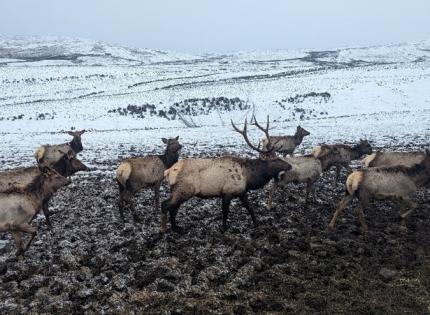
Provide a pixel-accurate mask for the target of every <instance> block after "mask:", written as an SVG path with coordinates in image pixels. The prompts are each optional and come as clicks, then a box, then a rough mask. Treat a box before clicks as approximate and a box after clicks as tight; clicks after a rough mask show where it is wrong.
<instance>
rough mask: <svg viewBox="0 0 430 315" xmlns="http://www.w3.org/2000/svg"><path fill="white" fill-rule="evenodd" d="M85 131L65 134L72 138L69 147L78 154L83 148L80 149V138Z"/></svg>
mask: <svg viewBox="0 0 430 315" xmlns="http://www.w3.org/2000/svg"><path fill="white" fill-rule="evenodd" d="M85 131H86V130H85V129H83V130H80V131H67V134H69V135H71V136H72V137H73V140H72V141H71V142H70V145H71V146H72V149H73V150H74V151H75V152H76V153H79V152H81V151H82V150H83V149H84V148H83V147H82V139H81V136H82V134H83V133H84V132H85Z"/></svg>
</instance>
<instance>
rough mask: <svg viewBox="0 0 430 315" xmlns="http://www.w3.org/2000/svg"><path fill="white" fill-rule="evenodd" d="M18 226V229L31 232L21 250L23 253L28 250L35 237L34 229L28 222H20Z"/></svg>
mask: <svg viewBox="0 0 430 315" xmlns="http://www.w3.org/2000/svg"><path fill="white" fill-rule="evenodd" d="M19 228H20V230H21V231H22V232H25V233H28V234H31V236H30V239H29V240H28V242H27V245H25V247H24V250H23V253H24V252H26V251H27V250H28V248H29V247H30V245H31V242H32V241H33V239H34V238H35V236H36V229H35V228H34V227H32V226H31V225H30V224H28V223H24V224H20V225H19Z"/></svg>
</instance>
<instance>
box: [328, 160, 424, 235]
mask: <svg viewBox="0 0 430 315" xmlns="http://www.w3.org/2000/svg"><path fill="white" fill-rule="evenodd" d="M429 182H430V157H429V156H427V157H426V158H425V159H423V160H422V161H421V162H420V163H419V164H415V165H414V166H412V167H405V166H392V167H375V168H367V169H363V170H359V171H354V172H353V173H352V174H350V175H349V176H348V178H347V180H346V195H345V197H343V199H342V200H341V202H340V203H339V206H338V208H337V209H336V211H335V213H334V215H333V218H332V220H331V221H330V224H329V228H331V229H334V227H335V224H336V220H337V218H338V216H339V214H340V213H341V212H342V211H343V210H344V209H345V208H346V207H347V206H348V204H349V203H350V202H351V201H352V199H353V198H354V197H357V198H358V200H359V204H358V207H357V210H356V211H357V215H358V218H359V220H360V223H361V227H362V230H363V231H364V232H366V231H367V229H368V228H367V224H366V222H365V220H364V213H363V210H364V209H365V208H366V207H367V206H368V204H369V201H370V200H371V199H379V200H384V199H389V200H393V201H396V202H398V203H399V204H400V217H401V226H402V227H403V228H406V225H405V218H406V217H407V216H408V215H410V214H411V212H412V211H413V210H414V209H415V208H416V204H415V203H414V202H412V201H411V199H410V195H411V194H412V193H414V192H415V191H416V190H417V188H418V187H422V186H425V185H428V184H429Z"/></svg>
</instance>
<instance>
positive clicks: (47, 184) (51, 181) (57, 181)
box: [39, 165, 72, 195]
mask: <svg viewBox="0 0 430 315" xmlns="http://www.w3.org/2000/svg"><path fill="white" fill-rule="evenodd" d="M39 170H40V171H41V172H42V176H43V184H42V191H41V193H42V194H43V195H50V194H52V193H54V192H55V191H57V190H58V189H59V188H61V187H63V186H67V185H69V184H70V183H71V182H72V181H71V180H70V179H68V178H66V177H64V176H63V175H61V174H59V173H58V172H57V171H56V170H55V169H53V168H51V167H49V166H46V165H41V166H39Z"/></svg>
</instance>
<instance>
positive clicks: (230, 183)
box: [161, 117, 291, 233]
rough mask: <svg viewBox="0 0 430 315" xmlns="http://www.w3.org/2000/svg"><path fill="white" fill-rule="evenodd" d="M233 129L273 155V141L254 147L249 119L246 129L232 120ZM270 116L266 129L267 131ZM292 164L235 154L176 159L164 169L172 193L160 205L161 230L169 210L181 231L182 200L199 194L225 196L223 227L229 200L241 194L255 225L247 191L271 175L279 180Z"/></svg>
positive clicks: (224, 227) (176, 229) (264, 151)
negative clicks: (179, 219)
mask: <svg viewBox="0 0 430 315" xmlns="http://www.w3.org/2000/svg"><path fill="white" fill-rule="evenodd" d="M231 124H232V126H233V128H234V130H235V131H236V132H238V133H240V134H241V135H242V136H243V138H244V139H245V142H246V143H247V144H248V146H249V147H250V148H251V149H253V150H255V151H257V152H259V153H260V154H261V155H271V151H273V147H272V146H271V144H270V142H269V145H268V148H266V149H260V148H259V147H255V146H254V145H253V144H252V143H251V142H250V141H249V139H248V135H247V119H245V124H244V127H243V130H240V129H239V128H238V127H236V125H235V124H234V123H233V121H231ZM268 130H269V117H267V127H266V128H265V133H266V134H267V135H268ZM290 169H291V165H290V164H288V163H287V162H285V161H283V160H281V159H278V158H273V159H262V158H258V159H250V158H241V157H235V156H223V157H219V158H211V159H209V158H207V159H202V158H197V159H193V158H190V159H184V160H181V161H179V162H177V163H175V164H174V165H173V166H172V167H171V168H169V169H168V170H166V171H165V172H164V175H165V177H166V179H167V181H168V183H169V185H170V187H171V196H170V198H168V199H167V200H165V201H163V203H162V205H161V211H162V214H161V232H162V233H164V232H165V231H166V229H167V213H168V212H169V214H170V223H171V226H172V230H173V231H176V232H178V231H180V228H179V227H178V226H177V224H176V215H177V213H178V210H179V207H180V206H181V204H182V203H184V202H185V201H187V200H188V199H190V198H192V197H194V196H196V197H200V198H213V197H220V198H221V199H222V229H223V231H226V230H227V218H228V213H229V210H230V203H231V200H232V199H233V198H239V199H240V201H241V203H242V205H243V206H244V207H245V208H246V209H247V211H248V213H249V215H250V216H251V218H252V221H253V223H254V226H256V225H257V220H256V217H255V214H254V210H253V208H252V207H251V205H250V204H249V201H248V197H247V192H248V191H250V190H256V189H260V188H262V187H263V186H265V185H266V184H267V183H268V182H269V181H270V180H271V179H274V180H277V179H278V175H279V173H280V172H282V171H284V172H287V171H289V170H290Z"/></svg>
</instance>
